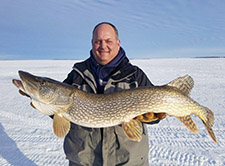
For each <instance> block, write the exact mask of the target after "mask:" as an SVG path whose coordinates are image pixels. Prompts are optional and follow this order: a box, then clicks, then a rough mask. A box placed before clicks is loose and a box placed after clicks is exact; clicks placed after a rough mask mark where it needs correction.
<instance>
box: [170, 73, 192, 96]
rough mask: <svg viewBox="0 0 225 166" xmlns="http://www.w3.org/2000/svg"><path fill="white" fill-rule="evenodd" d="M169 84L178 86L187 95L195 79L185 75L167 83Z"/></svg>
mask: <svg viewBox="0 0 225 166" xmlns="http://www.w3.org/2000/svg"><path fill="white" fill-rule="evenodd" d="M167 85H168V86H172V87H176V88H177V89H179V90H180V91H181V92H183V93H184V94H185V95H187V96H188V95H189V94H190V92H191V89H192V88H193V87H194V80H193V79H192V78H191V76H189V75H185V76H183V77H178V78H177V79H175V80H173V81H171V82H170V83H168V84H167Z"/></svg>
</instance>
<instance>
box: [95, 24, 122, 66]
mask: <svg viewBox="0 0 225 166" xmlns="http://www.w3.org/2000/svg"><path fill="white" fill-rule="evenodd" d="M119 49H120V40H119V39H117V37H116V33H115V31H114V29H113V28H112V27H111V26H110V25H108V24H102V25H100V26H98V27H97V29H96V30H95V32H94V34H93V38H92V53H93V55H94V58H95V60H96V61H97V62H98V63H99V64H101V65H106V64H108V63H109V62H111V61H112V60H113V59H114V58H115V57H116V55H117V54H118V52H119Z"/></svg>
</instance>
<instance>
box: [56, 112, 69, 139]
mask: <svg viewBox="0 0 225 166" xmlns="http://www.w3.org/2000/svg"><path fill="white" fill-rule="evenodd" d="M69 130H70V121H68V120H67V119H65V118H64V117H61V116H59V115H58V114H55V115H54V119H53V131H54V134H55V135H56V136H57V137H59V138H64V137H65V136H66V135H67V133H68V132H69Z"/></svg>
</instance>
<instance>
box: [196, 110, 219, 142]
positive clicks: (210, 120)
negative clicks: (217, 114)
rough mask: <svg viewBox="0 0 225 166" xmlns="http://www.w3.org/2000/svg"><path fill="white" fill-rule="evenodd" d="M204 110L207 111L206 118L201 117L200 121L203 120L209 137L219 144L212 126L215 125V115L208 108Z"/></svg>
mask: <svg viewBox="0 0 225 166" xmlns="http://www.w3.org/2000/svg"><path fill="white" fill-rule="evenodd" d="M203 108H204V110H205V118H202V117H201V116H200V119H201V120H202V122H203V124H204V125H205V128H206V130H207V132H208V134H209V136H210V137H211V138H212V140H213V141H214V143H216V144H217V140H216V136H215V134H214V132H213V130H212V126H213V124H214V114H213V112H212V111H211V110H210V109H209V108H207V107H203Z"/></svg>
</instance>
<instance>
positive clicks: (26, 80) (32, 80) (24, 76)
mask: <svg viewBox="0 0 225 166" xmlns="http://www.w3.org/2000/svg"><path fill="white" fill-rule="evenodd" d="M18 73H19V76H20V78H21V81H22V83H20V82H18V81H14V82H16V84H15V83H14V82H13V83H14V84H15V85H16V86H17V85H19V86H20V87H23V90H25V92H26V93H28V94H32V93H33V92H34V91H36V90H37V89H38V87H39V85H40V84H39V81H38V78H37V77H36V76H34V75H32V74H30V73H28V72H25V71H18ZM20 84H22V86H21V85H20Z"/></svg>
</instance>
